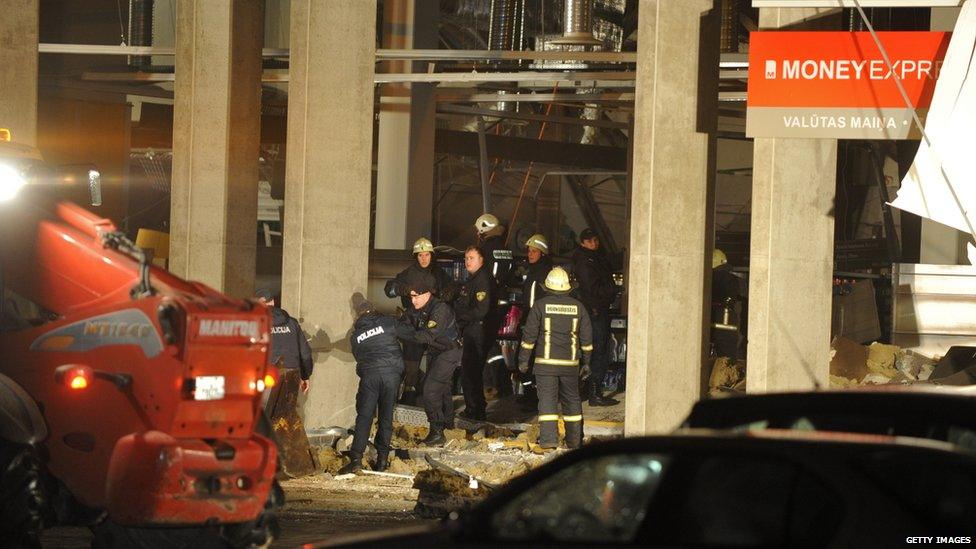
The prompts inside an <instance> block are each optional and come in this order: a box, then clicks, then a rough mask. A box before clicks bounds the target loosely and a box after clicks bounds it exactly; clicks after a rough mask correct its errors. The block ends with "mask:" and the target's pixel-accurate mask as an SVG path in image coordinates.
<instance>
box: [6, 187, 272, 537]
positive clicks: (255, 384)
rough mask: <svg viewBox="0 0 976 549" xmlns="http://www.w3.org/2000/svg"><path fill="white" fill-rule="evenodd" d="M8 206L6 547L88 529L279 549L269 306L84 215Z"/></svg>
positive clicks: (62, 208)
mask: <svg viewBox="0 0 976 549" xmlns="http://www.w3.org/2000/svg"><path fill="white" fill-rule="evenodd" d="M0 210H2V211H0V223H2V225H3V228H2V229H0V230H3V231H8V232H7V233H6V234H5V235H4V240H3V241H2V242H0V252H2V253H0V256H2V260H3V264H2V269H3V271H2V274H3V278H4V283H5V284H4V286H5V292H4V296H5V297H4V299H3V300H2V301H3V306H2V310H0V312H2V315H0V318H2V323H3V325H2V328H3V330H2V332H0V468H2V470H3V471H4V473H3V475H4V476H3V480H4V482H3V485H4V486H3V492H2V493H0V501H2V503H3V505H0V539H4V540H5V543H9V542H10V540H12V539H18V540H20V543H22V544H25V545H32V544H34V543H36V536H37V528H38V527H39V526H42V525H43V526H44V527H47V526H52V525H56V524H75V525H87V526H91V527H92V530H93V532H94V534H95V546H108V547H112V546H118V547H132V546H135V547H151V546H167V547H172V546H177V545H180V543H185V542H186V541H187V540H193V544H194V546H197V545H200V544H206V545H207V546H212V545H214V544H217V545H223V546H232V547H248V546H262V545H265V544H267V543H268V542H270V539H271V538H272V537H273V535H274V533H275V531H276V529H277V524H276V520H275V518H274V510H275V508H276V507H277V506H278V505H280V503H281V501H282V497H281V491H280V488H279V487H278V486H277V484H276V483H275V481H274V477H275V471H276V464H277V454H276V448H275V445H274V443H273V442H272V441H270V440H269V439H268V438H266V437H265V436H262V435H260V434H257V433H256V428H257V422H258V418H259V414H260V402H261V393H262V391H264V390H265V389H267V388H270V387H271V386H272V385H273V384H274V382H275V380H276V377H275V376H276V372H275V371H274V368H273V367H272V366H270V365H269V364H268V346H269V342H270V337H269V327H270V316H269V314H268V312H267V310H266V309H265V308H264V307H263V306H261V305H258V304H256V303H253V302H250V301H245V300H238V299H232V298H229V297H227V296H225V295H223V294H221V293H218V292H217V291H215V290H213V289H211V288H208V287H207V286H204V285H203V284H200V283H196V282H187V281H184V280H182V279H180V278H178V277H176V276H173V275H171V274H170V273H168V272H166V271H164V270H161V269H157V268H155V267H151V266H150V265H149V263H148V261H147V259H146V257H145V256H144V254H143V253H142V251H141V250H140V249H139V248H136V247H135V246H134V245H133V244H132V242H131V241H129V240H128V239H127V238H126V237H125V236H124V235H123V234H122V233H121V232H118V231H117V230H116V228H115V226H114V225H113V224H112V223H111V222H110V221H108V220H106V219H100V218H98V217H96V216H94V215H93V214H91V213H89V212H88V211H86V210H84V209H82V208H80V207H78V206H76V205H74V204H69V203H60V204H57V205H56V206H55V207H54V212H55V213H54V214H53V215H47V216H45V217H40V218H39V217H37V216H36V215H35V214H33V213H31V212H30V211H28V208H25V207H24V206H23V205H11V204H5V205H0ZM12 532H19V533H20V534H19V535H20V537H11V533H12ZM181 540H183V541H182V542H181ZM8 546H9V545H8Z"/></svg>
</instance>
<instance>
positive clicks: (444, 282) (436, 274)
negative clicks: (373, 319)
mask: <svg viewBox="0 0 976 549" xmlns="http://www.w3.org/2000/svg"><path fill="white" fill-rule="evenodd" d="M413 255H414V258H415V259H416V261H415V262H414V263H413V264H412V265H410V266H409V267H407V268H406V269H404V270H403V271H401V272H400V273H399V274H397V275H396V278H394V279H393V280H390V281H388V282H387V283H386V286H385V287H384V292H385V293H386V297H391V298H393V297H398V296H399V297H400V303H401V304H402V305H403V310H405V311H409V310H410V309H412V308H413V305H411V304H410V289H409V288H408V287H407V286H408V283H407V281H408V280H410V278H411V277H414V276H416V275H417V274H418V273H426V274H429V275H430V276H432V277H433V279H434V288H433V294H434V295H435V296H438V297H440V298H441V300H442V301H446V302H447V303H450V301H451V298H452V297H453V296H452V289H453V287H454V282H453V281H452V280H451V277H450V276H448V274H447V272H445V271H444V269H441V268H440V267H438V266H437V264H436V263H435V262H434V259H435V258H434V244H433V243H431V241H430V240H428V239H426V238H418V239H417V241H416V242H414V243H413ZM423 356H424V346H423V345H420V344H416V343H410V342H406V341H405V342H403V363H404V367H405V371H404V376H403V396H402V397H401V399H400V401H401V402H403V403H404V404H410V405H413V404H414V403H415V402H416V400H417V393H418V391H419V389H420V381H421V376H420V359H421V358H423Z"/></svg>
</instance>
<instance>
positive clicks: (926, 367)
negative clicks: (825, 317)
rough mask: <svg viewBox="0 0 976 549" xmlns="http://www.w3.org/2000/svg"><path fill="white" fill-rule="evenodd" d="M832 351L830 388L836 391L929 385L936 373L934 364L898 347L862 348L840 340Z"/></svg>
mask: <svg viewBox="0 0 976 549" xmlns="http://www.w3.org/2000/svg"><path fill="white" fill-rule="evenodd" d="M830 347H831V350H830V353H831V359H830V386H831V387H834V388H844V387H856V386H858V385H884V384H887V383H906V382H913V381H925V380H927V379H928V378H929V376H931V375H932V371H933V370H934V369H935V361H934V360H932V359H929V358H927V357H924V356H921V355H917V354H914V353H912V352H911V351H906V350H904V349H902V348H900V347H898V346H897V345H885V344H883V343H872V344H871V345H860V344H858V343H855V342H853V341H851V340H849V339H846V338H843V337H838V338H835V339H834V341H832V342H831V345H830Z"/></svg>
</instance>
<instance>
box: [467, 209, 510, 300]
mask: <svg viewBox="0 0 976 549" xmlns="http://www.w3.org/2000/svg"><path fill="white" fill-rule="evenodd" d="M474 228H475V231H476V232H477V233H478V245H479V246H480V247H481V250H482V251H483V253H484V258H485V263H486V264H487V265H488V272H489V273H491V276H492V277H493V278H494V279H495V281H496V282H498V283H500V284H502V285H504V284H505V283H506V282H507V281H508V276H509V273H510V272H511V270H512V264H513V262H514V258H513V257H512V250H509V249H507V248H506V247H505V239H504V238H502V235H504V234H505V226H504V225H502V224H501V223H500V222H499V221H498V218H497V217H495V216H493V215H491V214H490V213H486V214H483V215H481V216H480V217H478V219H477V220H476V221H475V222H474Z"/></svg>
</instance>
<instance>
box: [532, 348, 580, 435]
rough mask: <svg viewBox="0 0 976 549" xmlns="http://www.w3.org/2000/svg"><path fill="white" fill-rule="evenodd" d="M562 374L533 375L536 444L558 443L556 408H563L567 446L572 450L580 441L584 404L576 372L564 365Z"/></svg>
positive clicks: (574, 369)
mask: <svg viewBox="0 0 976 549" xmlns="http://www.w3.org/2000/svg"><path fill="white" fill-rule="evenodd" d="M565 368H566V369H567V370H570V372H569V373H566V374H562V375H545V374H536V376H535V380H536V390H537V391H538V392H539V444H541V445H543V446H555V445H556V444H557V443H558V442H559V406H560V405H562V409H563V410H562V411H563V414H562V415H563V424H564V425H565V426H566V446H568V447H570V448H575V447H577V446H579V445H580V444H581V443H582V442H583V403H582V401H581V400H580V394H579V370H577V369H576V368H571V367H568V366H566V367H565Z"/></svg>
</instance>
